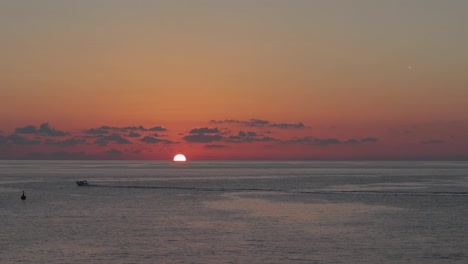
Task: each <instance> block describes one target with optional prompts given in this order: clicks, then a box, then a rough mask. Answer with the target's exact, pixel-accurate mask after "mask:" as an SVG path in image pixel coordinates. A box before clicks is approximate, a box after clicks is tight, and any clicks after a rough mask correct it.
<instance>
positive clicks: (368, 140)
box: [361, 137, 379, 142]
mask: <svg viewBox="0 0 468 264" xmlns="http://www.w3.org/2000/svg"><path fill="white" fill-rule="evenodd" d="M377 141H379V139H378V138H375V137H366V138H363V139H361V142H377Z"/></svg>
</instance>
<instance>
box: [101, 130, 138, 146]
mask: <svg viewBox="0 0 468 264" xmlns="http://www.w3.org/2000/svg"><path fill="white" fill-rule="evenodd" d="M109 142H113V143H117V144H132V142H130V141H129V140H128V139H125V138H123V137H122V136H120V135H119V134H116V133H114V134H112V135H109V136H100V137H99V138H98V139H96V141H95V142H94V143H96V144H98V145H100V146H107V144H108V143H109Z"/></svg>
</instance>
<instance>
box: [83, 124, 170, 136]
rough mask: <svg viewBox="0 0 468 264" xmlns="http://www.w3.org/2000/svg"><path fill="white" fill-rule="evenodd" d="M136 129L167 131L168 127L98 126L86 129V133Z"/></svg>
mask: <svg viewBox="0 0 468 264" xmlns="http://www.w3.org/2000/svg"><path fill="white" fill-rule="evenodd" d="M136 131H140V132H146V131H167V129H166V128H164V127H161V126H155V127H152V128H145V127H144V126H126V127H113V126H101V127H98V128H90V129H88V130H85V133H87V134H92V135H104V134H108V133H110V132H114V133H115V132H122V133H127V132H130V133H131V132H135V133H136Z"/></svg>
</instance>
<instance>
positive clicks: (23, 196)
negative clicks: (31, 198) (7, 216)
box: [21, 191, 26, 201]
mask: <svg viewBox="0 0 468 264" xmlns="http://www.w3.org/2000/svg"><path fill="white" fill-rule="evenodd" d="M21 200H23V201H24V200H26V195H24V191H23V195H21Z"/></svg>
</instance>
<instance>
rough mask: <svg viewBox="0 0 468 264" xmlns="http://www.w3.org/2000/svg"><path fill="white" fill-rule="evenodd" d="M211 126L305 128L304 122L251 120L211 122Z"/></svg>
mask: <svg viewBox="0 0 468 264" xmlns="http://www.w3.org/2000/svg"><path fill="white" fill-rule="evenodd" d="M210 123H211V124H240V125H244V126H249V127H273V128H281V129H301V128H305V125H304V124H303V123H302V122H298V123H272V122H270V121H269V120H265V119H258V118H251V119H249V120H236V119H225V120H210Z"/></svg>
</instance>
